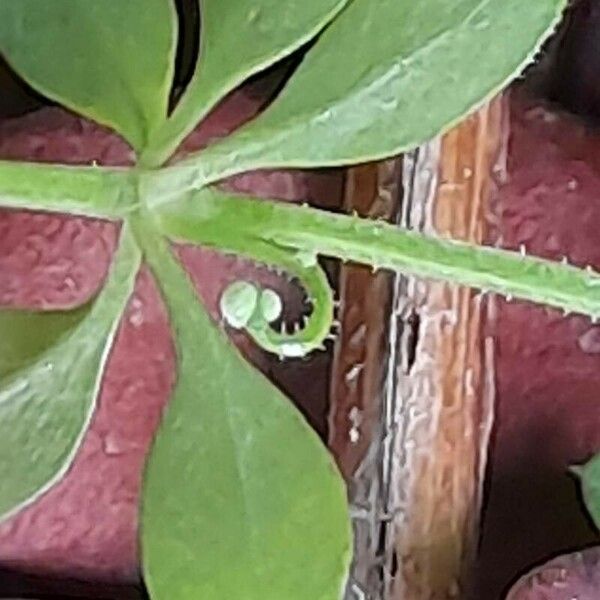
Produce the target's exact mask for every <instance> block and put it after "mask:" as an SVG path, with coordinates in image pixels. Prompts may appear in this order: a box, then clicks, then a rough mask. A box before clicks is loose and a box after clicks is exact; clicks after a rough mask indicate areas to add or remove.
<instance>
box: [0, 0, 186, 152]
mask: <svg viewBox="0 0 600 600" xmlns="http://www.w3.org/2000/svg"><path fill="white" fill-rule="evenodd" d="M176 33H177V14H176V11H175V7H174V4H173V0H120V1H112V2H111V1H106V0H104V1H91V0H59V1H58V0H18V1H17V2H15V0H0V54H3V55H4V56H5V57H6V58H7V60H8V62H9V63H10V64H11V65H12V66H13V67H14V68H15V70H16V71H17V72H18V73H19V74H20V75H21V76H22V77H23V78H24V79H25V80H26V81H27V82H28V83H30V84H31V85H32V86H33V87H34V88H35V89H36V90H38V91H39V92H41V93H42V94H44V95H45V96H47V97H48V98H51V99H52V100H56V101H58V102H60V103H62V104H64V105H65V106H67V107H68V108H71V109H73V110H75V111H77V112H79V113H81V114H83V115H85V116H86V117H90V118H92V119H94V120H95V121H98V122H99V123H102V124H105V125H109V126H110V127H112V128H114V129H116V130H117V131H118V132H119V133H120V134H122V135H123V137H125V138H126V139H127V140H128V141H129V143H130V144H131V145H132V146H133V147H134V148H135V149H136V150H138V151H139V150H140V149H142V148H143V147H144V145H145V144H146V141H147V138H148V136H149V135H150V133H151V132H152V131H153V130H154V129H155V128H156V127H157V126H158V125H160V124H161V123H162V122H163V121H164V120H165V119H166V117H167V107H168V98H169V92H170V88H171V83H172V78H173V69H174V56H175V49H176Z"/></svg>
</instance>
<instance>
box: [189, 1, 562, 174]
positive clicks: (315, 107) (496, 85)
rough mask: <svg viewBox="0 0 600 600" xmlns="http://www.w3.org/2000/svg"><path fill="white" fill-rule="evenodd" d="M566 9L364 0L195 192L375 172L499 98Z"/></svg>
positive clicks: (219, 151) (226, 145) (210, 162)
mask: <svg viewBox="0 0 600 600" xmlns="http://www.w3.org/2000/svg"><path fill="white" fill-rule="evenodd" d="M564 5H565V0H528V1H527V2H524V1H523V0H502V1H500V0H453V1H451V2H450V1H448V0H419V1H418V2H417V1H415V0H354V1H353V2H352V3H351V4H350V5H349V6H348V8H347V9H346V10H344V11H343V12H342V13H341V15H340V16H339V17H338V18H337V19H336V20H335V21H334V22H333V23H332V24H331V25H330V26H329V27H328V28H327V29H326V30H325V32H324V33H323V35H322V36H321V37H320V38H319V40H318V42H317V44H316V45H315V46H314V48H313V49H312V50H311V51H310V52H309V53H308V55H307V56H306V58H305V60H304V62H303V63H302V64H301V65H300V67H299V68H298V70H297V72H296V73H295V75H294V76H293V77H292V79H291V80H290V82H289V83H288V85H287V86H286V87H285V88H284V90H283V91H282V93H281V94H280V96H279V97H278V98H277V99H276V100H275V101H274V103H273V104H272V105H271V106H270V107H269V108H268V109H267V110H266V111H265V112H264V113H263V114H262V115H261V116H259V117H258V118H257V119H255V120H254V121H253V122H251V123H250V124H248V125H247V126H245V127H243V128H241V129H240V130H238V131H237V132H236V133H234V134H233V135H231V136H230V137H228V138H225V139H224V140H223V141H221V142H220V143H217V144H215V145H213V146H211V147H209V148H208V149H207V150H206V151H204V152H201V153H200V157H199V158H198V159H197V160H194V159H189V160H188V161H187V162H186V163H182V164H186V165H190V166H193V167H195V168H197V169H198V174H197V177H196V180H195V181H194V184H195V185H196V186H201V185H205V184H206V183H207V182H212V181H215V180H217V179H221V178H223V177H225V176H227V175H231V174H234V173H239V172H242V171H247V170H251V169H256V168H266V167H290V166H293V167H320V166H331V165H345V164H351V163H359V162H365V161H369V160H374V159H378V158H383V157H386V156H390V155H394V154H397V153H399V152H401V151H404V150H407V149H409V148H413V147H415V146H417V145H418V144H420V143H422V142H424V141H425V140H427V139H429V138H431V137H433V136H434V135H436V134H438V133H439V132H440V131H441V130H443V129H445V128H447V127H449V126H450V125H451V124H453V123H455V122H456V121H457V120H459V119H460V118H462V117H463V116H464V115H465V114H467V113H468V112H469V111H471V110H472V109H473V108H475V107H476V106H477V105H478V104H479V103H481V102H482V101H483V100H484V99H485V98H487V97H489V96H490V95H492V94H494V93H496V92H498V91H499V90H500V89H501V88H502V87H503V86H504V85H505V84H506V83H507V82H508V81H509V80H510V79H511V78H512V77H513V76H514V75H515V74H516V73H518V72H519V71H520V70H521V69H522V67H523V66H524V65H526V64H527V63H528V62H530V61H531V59H532V57H533V55H534V53H535V51H536V49H537V48H539V46H540V42H541V40H543V39H544V38H545V37H546V36H547V35H548V34H549V32H551V31H552V28H553V27H554V26H555V25H556V23H557V21H558V18H559V16H560V14H561V10H562V8H563V7H564Z"/></svg>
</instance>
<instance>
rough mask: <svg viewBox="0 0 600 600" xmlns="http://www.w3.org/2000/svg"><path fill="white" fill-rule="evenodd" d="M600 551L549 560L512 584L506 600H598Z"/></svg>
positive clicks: (597, 549)
mask: <svg viewBox="0 0 600 600" xmlns="http://www.w3.org/2000/svg"><path fill="white" fill-rule="evenodd" d="M599 597H600V548H590V549H589V550H584V551H582V552H575V553H573V554H569V555H567V556H562V557H560V558H557V559H554V560H552V561H550V562H549V563H548V564H546V565H544V567H542V568H540V569H535V570H534V571H532V572H531V573H529V574H528V575H526V576H525V577H523V578H522V579H521V580H519V582H518V583H517V584H516V585H515V587H514V589H513V590H511V593H510V594H509V595H508V596H507V598H506V600H598V598H599Z"/></svg>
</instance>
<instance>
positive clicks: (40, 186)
mask: <svg viewBox="0 0 600 600" xmlns="http://www.w3.org/2000/svg"><path fill="white" fill-rule="evenodd" d="M135 185H136V184H135V176H134V175H133V171H132V170H125V169H123V170H119V169H106V168H98V167H72V166H64V165H50V164H42V163H19V162H8V161H0V205H1V206H2V207H6V208H20V209H26V210H46V211H51V212H61V213H73V214H79V215H84V216H88V217H100V218H108V219H115V218H119V217H121V216H123V215H124V214H126V213H127V212H129V211H130V210H131V209H132V208H133V205H132V198H135V194H132V193H131V192H132V189H133V188H134V186H135Z"/></svg>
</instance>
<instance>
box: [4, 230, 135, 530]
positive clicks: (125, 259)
mask: <svg viewBox="0 0 600 600" xmlns="http://www.w3.org/2000/svg"><path fill="white" fill-rule="evenodd" d="M139 262H140V256H139V251H138V249H137V246H136V245H135V242H134V241H133V239H132V237H131V234H130V233H129V232H128V230H127V229H126V228H125V229H124V230H123V233H122V236H121V242H120V246H119V249H118V251H117V254H116V256H115V258H114V261H113V265H112V267H111V270H110V273H109V276H108V278H107V281H106V284H105V286H104V288H103V290H102V291H101V292H100V294H99V295H98V297H97V299H96V300H95V301H94V302H91V303H90V304H89V305H87V307H85V308H82V309H80V310H79V311H76V312H75V313H74V314H73V315H69V316H67V315H64V314H56V313H50V314H45V315H44V314H38V315H31V314H25V315H21V316H20V317H17V319H16V320H15V321H13V322H8V321H7V319H6V315H3V317H2V318H1V319H0V325H1V326H3V327H6V329H4V328H3V329H2V331H0V338H2V352H4V351H6V349H7V348H11V350H10V351H9V352H10V355H9V357H8V359H6V358H5V357H3V360H2V362H1V363H0V367H1V369H2V371H3V373H2V374H3V375H7V376H6V377H3V378H2V382H1V383H0V456H2V461H0V481H1V482H2V485H1V486H0V519H1V518H5V517H6V516H7V515H9V514H11V513H12V512H14V511H15V510H17V509H19V508H20V507H22V506H23V505H25V504H27V503H29V502H31V501H32V500H33V499H35V498H36V497H37V496H38V495H39V494H40V493H42V492H43V491H45V490H46V489H48V487H50V485H52V484H53V483H54V482H55V481H57V480H58V478H60V477H61V476H62V475H63V473H64V472H65V470H66V469H67V468H68V466H69V464H70V462H71V460H72V458H73V456H74V454H75V452H76V450H77V448H78V446H79V443H80V441H81V439H82V437H83V434H84V433H85V430H86V428H87V425H88V423H89V420H90V417H91V414H92V411H93V406H94V401H95V397H96V394H97V392H98V389H99V385H100V380H101V377H102V372H103V369H104V364H105V362H106V358H107V355H108V352H109V350H110V347H111V345H112V341H113V337H114V333H115V331H116V328H117V324H118V322H119V318H120V316H121V313H122V311H123V308H124V306H125V303H126V301H127V298H128V296H129V294H130V292H131V290H132V287H133V283H134V278H135V274H136V272H137V269H138V266H139ZM65 328H66V329H65ZM18 336H22V338H23V339H20V340H19V339H17V338H18ZM9 342H10V343H9ZM17 360H23V361H25V362H26V363H27V366H26V367H24V368H22V369H20V370H15V367H16V361H17Z"/></svg>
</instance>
